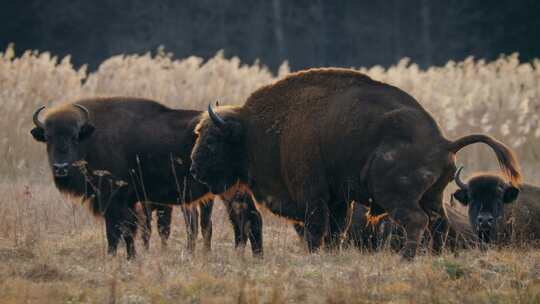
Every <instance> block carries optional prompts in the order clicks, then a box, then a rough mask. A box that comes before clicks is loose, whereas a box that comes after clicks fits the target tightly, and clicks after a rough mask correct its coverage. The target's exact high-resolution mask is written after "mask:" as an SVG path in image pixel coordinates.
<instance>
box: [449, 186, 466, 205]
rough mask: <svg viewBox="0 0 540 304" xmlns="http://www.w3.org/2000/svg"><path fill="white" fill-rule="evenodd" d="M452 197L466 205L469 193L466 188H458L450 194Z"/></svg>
mask: <svg viewBox="0 0 540 304" xmlns="http://www.w3.org/2000/svg"><path fill="white" fill-rule="evenodd" d="M452 195H453V196H454V198H455V199H456V200H457V201H458V202H460V203H461V204H462V205H463V206H467V205H468V204H469V193H467V190H464V189H458V190H456V192H454V194H452Z"/></svg>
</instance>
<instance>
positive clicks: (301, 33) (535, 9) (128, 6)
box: [0, 0, 540, 69]
mask: <svg viewBox="0 0 540 304" xmlns="http://www.w3.org/2000/svg"><path fill="white" fill-rule="evenodd" d="M539 13H540V1H535V0H522V1H519V0H514V1H510V0H503V1H469V0H449V1H431V0H407V1H403V0H387V1H367V0H356V1H354V0H350V1H346V0H339V1H335V0H312V1H308V0H297V1H286V0H242V1H241V0H214V1H211V0H186V1H178V0H176V1H175V0H160V1H147V0H131V1H127V0H125V1H124V0H115V1H112V0H93V1H86V0H49V1H39V0H25V1H4V2H3V3H2V4H0V23H1V24H0V47H2V48H5V47H6V46H7V45H8V43H10V42H14V43H15V45H16V49H17V50H18V51H22V50H26V49H38V50H41V51H51V52H53V53H54V54H58V55H61V56H63V55H66V54H71V55H72V56H73V57H72V58H73V62H74V63H75V64H77V65H79V64H83V63H89V64H90V67H91V68H95V67H96V66H97V65H98V64H99V62H101V61H103V60H104V59H105V58H108V57H110V56H112V55H116V54H121V53H144V52H147V51H153V50H156V49H157V47H158V46H160V45H164V46H165V49H166V50H167V51H170V52H173V53H174V55H175V57H178V58H181V57H185V56H189V55H198V56H202V57H204V58H208V57H211V56H213V55H214V54H215V53H216V52H217V51H218V50H220V49H224V51H225V55H226V56H235V55H236V56H239V57H240V58H241V59H242V61H244V62H248V63H252V62H253V61H255V60H256V59H260V61H261V62H262V63H263V64H266V65H268V66H270V67H271V68H273V69H275V68H276V67H277V66H278V65H279V63H280V62H282V61H283V60H285V59H288V60H289V61H290V65H291V67H292V68H293V69H301V68H305V67H313V66H371V65H375V64H381V65H383V66H388V65H390V64H393V63H396V62H397V60H398V59H400V58H402V57H404V56H407V57H410V58H412V60H413V61H414V62H417V63H419V64H420V65H421V66H423V67H425V66H429V65H441V64H444V63H445V62H447V61H448V60H449V59H453V60H461V59H463V58H465V57H467V56H469V55H474V56H475V57H477V58H486V59H494V58H496V57H497V56H499V54H501V53H506V54H508V53H512V52H516V51H517V52H519V53H520V58H521V59H522V60H529V59H531V58H534V57H539V56H540V39H538V38H540V18H538V16H537V15H538V14H539Z"/></svg>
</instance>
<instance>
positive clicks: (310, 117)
mask: <svg viewBox="0 0 540 304" xmlns="http://www.w3.org/2000/svg"><path fill="white" fill-rule="evenodd" d="M216 112H217V115H218V116H217V118H216V117H214V118H212V117H209V116H208V115H205V116H203V117H202V119H201V121H200V123H199V125H198V126H197V130H198V133H199V136H198V139H197V142H196V144H195V147H194V149H193V152H192V160H193V165H192V171H193V173H194V174H195V176H196V178H197V179H199V180H201V181H202V182H204V183H206V184H207V185H209V187H210V189H211V191H212V192H215V193H221V192H223V191H225V190H226V189H227V188H229V187H230V185H232V184H234V183H236V181H237V180H240V181H242V182H243V183H246V184H248V185H249V187H250V189H251V190H252V192H253V195H254V197H255V198H256V199H257V200H258V201H260V202H261V203H263V204H264V205H266V206H267V207H268V208H269V209H270V210H272V211H273V212H274V213H276V214H278V215H281V216H285V217H287V218H291V219H294V220H299V221H304V222H305V224H306V225H305V226H306V229H307V233H306V235H307V242H308V248H309V249H310V250H316V249H317V248H318V247H319V246H320V245H321V243H322V239H323V237H324V235H325V234H326V233H327V231H329V233H330V239H335V238H337V236H339V235H341V234H342V232H343V229H346V225H347V223H346V222H347V221H346V218H347V214H348V211H347V209H348V204H347V203H345V202H350V201H351V200H355V201H359V202H367V201H368V199H369V198H372V202H373V203H371V206H370V207H371V208H372V209H371V210H373V211H374V214H377V213H383V212H387V213H388V214H389V215H390V216H391V217H393V218H394V219H395V220H396V221H397V222H398V223H399V224H400V225H403V226H404V229H405V230H406V232H407V237H408V240H407V244H406V246H405V249H404V250H403V256H404V257H406V258H412V257H414V255H415V254H416V248H417V243H418V241H419V238H420V236H421V235H422V233H423V231H424V229H425V228H426V227H428V228H429V229H430V230H432V229H434V227H435V226H436V227H442V228H437V229H441V231H440V232H435V231H433V233H435V235H436V238H435V242H434V247H435V248H434V249H435V251H439V250H440V248H441V246H442V244H443V243H444V238H445V236H446V231H447V219H446V216H445V213H444V210H443V208H442V192H443V190H444V188H445V187H446V185H447V184H448V183H449V182H450V181H451V180H452V177H453V174H454V171H455V153H456V152H457V151H458V150H459V149H461V148H462V147H464V146H466V145H468V144H472V143H475V142H484V143H487V144H488V145H490V147H492V148H493V149H494V150H495V151H496V155H497V157H498V159H499V162H500V163H501V166H502V167H503V170H504V172H505V173H508V174H509V175H510V176H509V178H510V179H511V180H513V181H515V182H516V183H519V179H520V173H519V167H518V166H517V162H516V161H515V157H514V156H513V154H512V153H511V151H510V150H509V149H508V148H506V147H505V146H504V145H503V144H501V143H500V142H497V141H495V140H493V139H491V138H490V137H487V136H484V135H475V136H469V137H465V138H463V139H460V140H457V141H455V142H452V141H449V140H447V139H445V137H444V136H443V134H442V131H441V130H440V128H439V127H438V125H437V123H436V122H435V121H434V120H433V118H432V117H431V115H430V114H429V113H428V112H427V111H426V110H425V109H424V108H423V107H422V106H421V105H420V104H419V103H418V102H417V101H416V100H415V99H414V98H412V97H411V96H410V95H408V94H407V93H405V92H403V91H402V90H400V89H398V88H396V87H393V86H390V85H388V84H384V83H381V82H377V81H374V80H372V79H370V78H369V77H367V76H366V75H363V74H361V73H358V72H356V71H352V70H347V69H312V70H308V71H303V72H298V73H295V74H292V75H290V76H288V77H286V78H285V79H283V80H280V81H278V82H276V83H274V84H272V85H269V86H265V87H263V88H261V89H259V90H257V91H255V92H254V93H253V94H252V95H251V96H250V97H249V98H248V100H247V101H246V103H245V104H244V106H242V107H236V108H227V109H224V110H221V109H220V108H218V109H217V111H216ZM220 117H221V118H220ZM441 223H442V224H441ZM434 225H435V226H434Z"/></svg>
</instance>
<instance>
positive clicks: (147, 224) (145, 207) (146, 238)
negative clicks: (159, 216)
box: [142, 203, 152, 250]
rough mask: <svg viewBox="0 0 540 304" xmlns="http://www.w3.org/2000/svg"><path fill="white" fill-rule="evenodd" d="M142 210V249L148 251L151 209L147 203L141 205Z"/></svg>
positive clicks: (150, 232) (150, 231)
mask: <svg viewBox="0 0 540 304" xmlns="http://www.w3.org/2000/svg"><path fill="white" fill-rule="evenodd" d="M142 207H143V210H144V215H145V216H144V228H143V229H142V240H143V244H144V248H145V249H146V250H149V249H150V235H151V234H152V207H151V206H150V204H148V203H142Z"/></svg>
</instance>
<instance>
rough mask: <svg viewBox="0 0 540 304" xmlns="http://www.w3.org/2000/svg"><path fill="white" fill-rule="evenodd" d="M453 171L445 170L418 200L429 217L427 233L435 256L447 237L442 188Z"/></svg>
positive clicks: (447, 224)
mask: <svg viewBox="0 0 540 304" xmlns="http://www.w3.org/2000/svg"><path fill="white" fill-rule="evenodd" d="M452 167H453V166H452ZM454 171H455V168H454V169H450V170H445V173H444V174H442V175H441V177H440V178H439V180H437V182H436V183H435V184H434V185H433V186H432V187H431V188H430V189H429V190H428V191H426V193H425V194H424V195H423V196H422V199H421V200H420V206H422V208H423V209H424V210H425V211H426V213H427V214H428V215H430V221H429V232H430V236H431V241H432V247H433V252H434V253H435V254H440V253H441V252H442V250H443V248H444V246H445V243H446V239H447V237H448V230H449V227H450V224H449V222H448V217H447V216H446V212H445V211H444V208H443V192H444V188H446V186H447V185H448V183H449V182H450V181H451V180H452V178H453V174H454Z"/></svg>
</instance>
